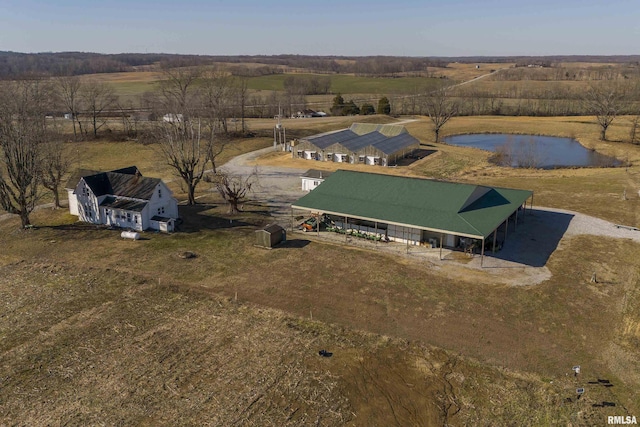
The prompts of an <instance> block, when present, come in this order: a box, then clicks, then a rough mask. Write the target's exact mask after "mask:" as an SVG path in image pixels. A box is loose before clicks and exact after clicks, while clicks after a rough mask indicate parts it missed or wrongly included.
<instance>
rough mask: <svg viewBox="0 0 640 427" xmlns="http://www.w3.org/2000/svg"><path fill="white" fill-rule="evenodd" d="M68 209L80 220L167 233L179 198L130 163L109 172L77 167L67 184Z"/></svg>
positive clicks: (173, 218) (163, 184)
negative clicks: (127, 165) (78, 169)
mask: <svg viewBox="0 0 640 427" xmlns="http://www.w3.org/2000/svg"><path fill="white" fill-rule="evenodd" d="M66 189H67V193H68V195H69V212H70V213H71V214H72V215H77V216H78V218H79V220H80V221H83V222H90V223H92V224H105V225H110V226H114V227H122V228H129V229H133V230H138V231H143V230H147V229H152V230H159V231H166V232H170V231H173V230H174V228H175V220H176V219H177V218H178V201H177V200H176V199H175V198H174V197H173V196H172V194H171V190H169V187H167V185H166V184H165V183H164V182H162V180H161V179H159V178H147V177H143V176H142V174H141V173H140V171H139V170H138V168H137V167H135V166H131V167H128V168H124V169H118V170H114V171H111V172H96V171H87V170H80V171H78V172H77V173H76V174H75V175H74V176H72V177H71V179H70V180H69V182H68V183H67V186H66Z"/></svg>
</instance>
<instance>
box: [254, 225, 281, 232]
mask: <svg viewBox="0 0 640 427" xmlns="http://www.w3.org/2000/svg"><path fill="white" fill-rule="evenodd" d="M282 230H284V228H282V227H281V226H279V225H278V224H269V225H265V226H264V227H263V228H262V230H257V231H266V232H267V233H269V234H273V233H279V232H280V231H282Z"/></svg>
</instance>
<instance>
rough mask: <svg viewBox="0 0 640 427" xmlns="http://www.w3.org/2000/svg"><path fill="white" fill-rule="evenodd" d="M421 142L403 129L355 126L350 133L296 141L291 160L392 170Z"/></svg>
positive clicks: (372, 125)
mask: <svg viewBox="0 0 640 427" xmlns="http://www.w3.org/2000/svg"><path fill="white" fill-rule="evenodd" d="M419 147H420V141H418V139H416V138H415V137H413V136H411V134H409V133H408V132H407V130H406V129H405V127H404V126H399V125H376V124H366V123H354V124H352V125H351V127H350V128H349V129H343V130H339V131H336V132H327V133H322V134H318V135H313V136H309V137H307V138H302V139H299V140H298V141H297V142H296V143H295V145H294V147H293V150H292V151H293V157H294V158H299V159H305V160H317V161H324V162H337V163H351V164H357V163H360V164H367V165H380V166H392V165H394V164H396V162H397V161H398V160H399V159H402V158H404V157H406V156H407V155H410V154H413V153H414V152H415V151H416V150H417V149H418V148H419Z"/></svg>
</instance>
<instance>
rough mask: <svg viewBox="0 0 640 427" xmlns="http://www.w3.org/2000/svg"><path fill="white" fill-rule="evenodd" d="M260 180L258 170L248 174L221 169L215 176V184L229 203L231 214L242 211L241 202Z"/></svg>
mask: <svg viewBox="0 0 640 427" xmlns="http://www.w3.org/2000/svg"><path fill="white" fill-rule="evenodd" d="M257 181H258V172H257V170H255V169H254V171H253V172H252V173H251V174H249V175H247V176H242V175H236V174H232V173H230V172H228V171H225V170H219V171H218V173H217V174H216V176H215V186H216V189H217V190H218V193H220V195H221V196H222V198H223V199H224V200H225V201H226V202H227V203H228V204H229V211H228V212H229V214H232V215H234V214H237V213H238V212H240V208H239V206H240V204H241V203H243V202H244V201H246V199H247V196H248V194H249V193H250V192H251V189H252V187H253V185H254V184H256V183H257Z"/></svg>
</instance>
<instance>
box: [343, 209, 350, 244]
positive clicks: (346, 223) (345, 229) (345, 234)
mask: <svg viewBox="0 0 640 427" xmlns="http://www.w3.org/2000/svg"><path fill="white" fill-rule="evenodd" d="M348 220H349V218H347V216H346V215H345V216H344V241H345V242H347V241H348V240H347V225H348V224H349V222H348Z"/></svg>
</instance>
